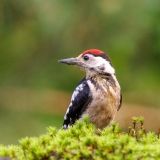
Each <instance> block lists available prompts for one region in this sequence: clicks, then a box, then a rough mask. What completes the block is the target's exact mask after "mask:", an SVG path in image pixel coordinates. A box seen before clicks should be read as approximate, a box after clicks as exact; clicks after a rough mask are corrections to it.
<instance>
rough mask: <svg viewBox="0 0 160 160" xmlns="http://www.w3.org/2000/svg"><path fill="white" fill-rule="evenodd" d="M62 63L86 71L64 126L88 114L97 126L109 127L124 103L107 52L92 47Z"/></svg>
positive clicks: (69, 108) (74, 94) (66, 126)
mask: <svg viewBox="0 0 160 160" xmlns="http://www.w3.org/2000/svg"><path fill="white" fill-rule="evenodd" d="M58 62H61V63H65V64H69V65H75V66H78V67H79V68H80V69H82V70H83V71H85V72H86V76H85V77H84V78H83V79H82V80H81V81H80V83H79V84H78V86H77V87H76V88H75V90H74V92H73V94H72V98H71V102H70V105H69V107H68V109H67V111H66V114H65V116H64V123H63V129H67V128H68V127H70V126H71V125H73V124H74V123H75V121H76V120H77V119H80V118H82V117H83V116H84V115H88V117H89V118H90V121H91V123H93V124H94V125H95V127H96V128H100V129H103V128H104V127H106V126H108V125H109V124H110V123H111V122H112V121H113V120H114V118H115V115H116V113H117V111H118V110H119V109H120V107H121V103H122V94H121V88H120V85H119V83H118V81H117V79H116V76H115V70H114V68H113V66H112V64H111V61H110V59H109V57H108V56H107V55H106V54H105V53H104V52H103V51H100V50H98V49H90V50H87V51H84V52H83V53H82V54H80V55H79V56H78V57H76V58H68V59H62V60H59V61H58Z"/></svg>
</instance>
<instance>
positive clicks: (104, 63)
mask: <svg viewBox="0 0 160 160" xmlns="http://www.w3.org/2000/svg"><path fill="white" fill-rule="evenodd" d="M90 66H91V67H93V68H95V67H96V68H98V67H101V66H104V68H105V69H104V72H106V73H110V74H114V73H115V70H114V68H113V67H112V66H111V65H110V63H109V62H108V61H106V60H105V59H103V58H102V57H96V58H95V59H94V60H93V61H92V62H91V63H90Z"/></svg>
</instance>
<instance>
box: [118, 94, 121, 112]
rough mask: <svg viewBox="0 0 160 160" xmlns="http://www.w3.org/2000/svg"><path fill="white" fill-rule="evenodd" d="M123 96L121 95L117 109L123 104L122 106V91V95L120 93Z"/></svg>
mask: <svg viewBox="0 0 160 160" xmlns="http://www.w3.org/2000/svg"><path fill="white" fill-rule="evenodd" d="M120 96H121V97H120V104H119V107H118V109H117V111H118V110H119V109H120V108H121V106H122V93H121V95H120Z"/></svg>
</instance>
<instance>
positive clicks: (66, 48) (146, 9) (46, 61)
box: [0, 0, 160, 144]
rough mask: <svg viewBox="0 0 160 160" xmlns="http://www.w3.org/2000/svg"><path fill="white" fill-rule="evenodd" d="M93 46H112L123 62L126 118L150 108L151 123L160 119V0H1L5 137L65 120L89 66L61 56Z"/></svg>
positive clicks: (116, 61) (0, 89) (1, 134)
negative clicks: (66, 61) (83, 68)
mask: <svg viewBox="0 0 160 160" xmlns="http://www.w3.org/2000/svg"><path fill="white" fill-rule="evenodd" d="M91 48H98V49H100V50H103V51H105V52H106V53H107V54H108V55H109V57H110V58H111V60H112V63H113V66H114V67H115V69H116V76H117V78H118V80H119V82H120V84H121V87H122V93H123V105H122V108H121V110H120V111H119V112H118V114H117V118H116V121H118V122H119V124H120V126H122V127H123V128H127V127H128V126H129V125H131V117H132V116H145V119H146V123H145V126H146V129H148V130H154V131H156V130H157V129H158V127H160V124H159V123H160V111H159V107H160V84H159V83H160V81H159V80H160V1H159V0H152V1H148V0H141V1H137V0H134V1H129V0H114V1H110V0H101V1H97V0H88V1H85V2H84V1H80V0H79V1H74V0H70V1H61V0H46V1H43V0H39V1H37V0H28V1H22V0H12V1H10V0H1V1H0V143H1V144H11V143H13V144H17V143H18V140H19V139H21V138H23V137H26V136H39V135H40V134H42V133H45V132H46V127H48V126H56V127H58V128H60V127H61V125H62V122H63V115H64V113H65V110H66V108H67V107H68V104H69V101H70V97H71V94H72V91H73V90H74V88H75V86H76V85H77V83H78V82H79V81H80V80H81V79H82V78H83V76H84V75H85V74H84V73H83V72H81V71H79V69H78V68H76V67H71V66H66V65H63V64H59V63H58V62H57V61H58V59H62V58H68V57H75V56H77V55H79V54H80V53H82V52H83V51H84V50H87V49H91Z"/></svg>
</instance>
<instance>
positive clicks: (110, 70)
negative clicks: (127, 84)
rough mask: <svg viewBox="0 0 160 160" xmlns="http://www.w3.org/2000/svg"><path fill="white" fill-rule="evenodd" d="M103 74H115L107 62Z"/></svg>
mask: <svg viewBox="0 0 160 160" xmlns="http://www.w3.org/2000/svg"><path fill="white" fill-rule="evenodd" d="M105 72H106V73H110V74H114V73H115V70H114V68H113V67H112V66H111V65H110V63H109V62H107V61H106V63H105Z"/></svg>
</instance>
